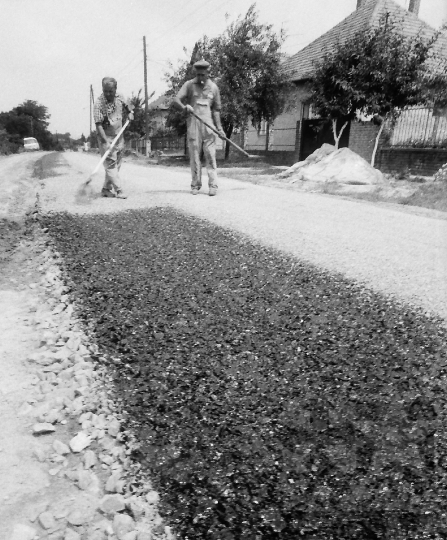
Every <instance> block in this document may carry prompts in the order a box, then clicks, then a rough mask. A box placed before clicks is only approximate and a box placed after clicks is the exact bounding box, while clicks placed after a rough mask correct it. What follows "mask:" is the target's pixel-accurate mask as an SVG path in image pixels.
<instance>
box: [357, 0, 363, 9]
mask: <svg viewBox="0 0 447 540" xmlns="http://www.w3.org/2000/svg"><path fill="white" fill-rule="evenodd" d="M362 4H363V0H357V9H359V8H360V7H362Z"/></svg>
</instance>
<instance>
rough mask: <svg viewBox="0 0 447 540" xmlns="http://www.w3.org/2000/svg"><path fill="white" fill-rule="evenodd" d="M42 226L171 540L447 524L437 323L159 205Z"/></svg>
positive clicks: (407, 531)
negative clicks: (110, 379)
mask: <svg viewBox="0 0 447 540" xmlns="http://www.w3.org/2000/svg"><path fill="white" fill-rule="evenodd" d="M43 225H44V226H45V227H48V228H49V232H50V235H51V238H52V241H53V242H54V248H55V249H56V250H57V251H59V253H60V254H61V255H62V257H63V260H64V264H65V269H64V270H65V275H66V279H67V283H68V285H69V286H70V287H71V295H72V296H73V298H74V299H75V300H76V301H77V302H78V303H79V305H80V306H81V308H82V316H83V318H84V319H85V321H86V323H87V324H88V325H89V328H91V330H92V332H93V335H94V336H95V339H96V341H97V343H98V345H99V347H100V350H101V351H102V354H107V355H108V357H110V358H114V359H115V361H113V362H110V365H109V369H110V373H111V374H112V375H113V376H114V380H115V388H116V395H115V399H116V400H117V401H118V402H119V403H120V404H121V407H122V410H123V411H124V412H125V414H126V418H127V426H128V429H129V430H131V431H132V433H134V434H135V436H136V437H137V439H138V441H139V442H140V447H139V449H137V450H136V451H135V452H134V459H135V460H139V461H140V462H141V464H142V466H143V468H144V469H145V470H147V471H148V472H150V474H151V476H152V478H153V482H154V485H155V486H156V488H157V489H159V490H160V492H161V498H162V504H163V511H164V514H165V515H166V516H167V519H168V522H170V524H171V525H172V526H173V527H174V529H175V530H176V531H177V532H178V533H179V536H180V538H194V539H197V538H207V539H216V538H219V539H223V538H228V539H231V538H234V539H237V538H244V539H245V538H253V539H255V538H281V539H292V538H293V539H296V538H298V537H299V538H318V539H323V538H324V539H325V538H328V539H329V538H334V539H335V538H337V539H340V538H347V539H348V538H349V539H352V538H359V539H360V538H379V537H385V536H386V537H387V538H428V537H429V536H424V535H427V534H428V535H429V534H433V535H436V534H438V535H439V534H441V533H442V531H444V532H445V531H446V530H447V522H446V516H445V513H444V509H445V504H444V502H443V501H445V500H446V495H447V494H446V486H447V484H446V483H445V480H444V478H445V474H446V467H447V465H446V459H445V456H446V455H447V453H446V449H447V445H446V434H445V432H444V431H443V430H441V429H440V426H442V425H444V426H445V425H446V424H445V415H446V411H447V403H446V395H447V394H446V350H447V349H446V343H447V340H446V335H445V331H444V330H443V326H442V324H441V321H437V320H434V319H429V318H428V317H426V316H425V315H424V314H423V313H422V312H419V311H415V310H414V309H413V308H410V307H408V306H405V305H402V304H397V303H395V302H394V301H392V300H390V299H388V298H385V297H383V296H381V295H379V294H377V293H375V292H372V291H371V290H368V289H365V288H362V287H360V286H359V285H356V284H355V283H353V282H351V281H348V280H347V279H345V278H343V277H342V276H340V275H330V274H328V273H325V272H323V271H321V270H319V269H317V268H315V267H313V266H311V265H309V264H305V263H303V262H300V261H298V260H296V259H292V258H290V257H288V256H285V255H283V254H281V253H279V252H275V251H274V250H271V249H268V248H265V247H263V246H261V245H256V244H254V243H252V242H251V241H248V240H247V239H246V238H244V237H242V236H239V235H236V234H234V233H233V232H230V231H227V230H225V229H222V228H219V227H217V226H214V225H212V224H209V223H208V222H205V221H201V220H199V219H197V218H194V217H190V216H187V215H184V214H181V213H179V212H176V211H174V210H171V209H166V208H164V209H160V208H155V209H150V210H143V211H134V210H132V211H126V212H122V213H119V214H118V213H117V214H113V215H90V216H88V217H85V216H84V217H82V216H73V215H69V214H51V215H48V216H43ZM117 359H118V360H117ZM443 456H444V457H443ZM383 535H385V536H383ZM433 537H436V536H433Z"/></svg>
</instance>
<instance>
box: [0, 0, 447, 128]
mask: <svg viewBox="0 0 447 540" xmlns="http://www.w3.org/2000/svg"><path fill="white" fill-rule="evenodd" d="M395 1H396V2H397V3H398V4H400V5H402V6H403V7H408V4H409V1H410V0H395ZM253 3H254V0H0V14H1V17H0V80H1V81H2V88H1V91H0V112H2V111H9V110H10V109H12V108H13V107H15V106H17V105H19V104H20V103H22V102H23V101H25V100H27V99H31V100H34V101H37V102H38V103H39V104H42V105H45V106H46V107H47V108H48V111H49V113H50V115H51V118H50V125H49V129H50V131H52V132H53V133H56V132H58V133H66V132H69V133H71V135H72V137H74V138H78V137H80V136H81V134H82V133H83V134H84V135H88V133H89V130H90V102H89V95H90V85H92V86H93V92H94V97H95V99H96V98H97V97H98V95H99V94H100V93H101V79H102V78H103V77H104V76H111V77H115V78H116V79H117V80H118V91H119V92H121V93H122V94H124V96H125V97H126V98H130V97H131V95H132V93H137V92H138V90H139V89H141V88H143V85H144V71H143V36H146V42H147V57H148V92H149V94H151V93H152V92H155V94H154V97H153V98H152V99H156V98H157V97H159V96H160V95H162V94H163V92H164V91H165V90H166V88H167V86H166V82H165V73H166V72H169V70H170V63H172V64H173V65H174V66H176V65H177V63H178V61H179V60H180V59H183V60H184V59H185V58H189V55H190V53H191V51H192V48H193V46H194V43H195V42H196V41H197V40H198V39H200V38H201V37H202V36H203V35H205V34H206V35H207V36H209V37H213V36H216V35H218V34H220V33H222V32H223V31H224V29H225V27H226V26H227V24H228V23H229V22H232V21H234V20H235V19H236V18H237V17H238V16H239V15H244V14H245V13H246V12H247V10H248V8H249V7H250V6H251V5H252V4H253ZM256 8H257V10H258V13H259V21H260V22H262V23H268V24H272V25H273V26H274V29H275V30H277V31H279V30H280V29H284V30H285V32H286V34H287V39H286V41H285V44H284V47H283V51H284V52H285V53H287V54H294V53H296V52H298V51H299V50H300V49H302V48H303V47H305V46H306V45H307V44H309V43H310V42H311V41H313V40H314V39H316V38H317V37H318V36H320V35H321V34H323V33H324V32H326V31H327V30H329V29H330V28H332V27H333V26H335V25H336V24H337V23H339V22H340V21H341V20H343V19H344V18H345V17H347V16H348V15H349V14H350V13H352V12H353V11H354V10H355V8H356V0H276V1H274V0H257V2H256ZM419 16H420V17H421V19H423V20H425V21H426V22H428V23H429V24H431V25H432V26H433V27H435V28H439V27H440V26H441V25H442V23H443V22H445V21H447V0H422V1H421V9H420V13H419ZM184 48H186V50H187V52H188V53H187V54H186V53H185V52H184ZM142 93H143V95H144V90H143V92H142ZM93 127H94V126H93Z"/></svg>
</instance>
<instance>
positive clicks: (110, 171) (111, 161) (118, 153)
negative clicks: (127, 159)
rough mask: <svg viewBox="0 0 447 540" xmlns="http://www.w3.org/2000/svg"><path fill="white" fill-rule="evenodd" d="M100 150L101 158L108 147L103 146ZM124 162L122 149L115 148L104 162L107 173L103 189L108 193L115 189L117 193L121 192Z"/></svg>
mask: <svg viewBox="0 0 447 540" xmlns="http://www.w3.org/2000/svg"><path fill="white" fill-rule="evenodd" d="M99 149H100V152H101V156H103V155H104V153H105V151H106V147H105V146H104V145H102V144H101V145H100V147H99ZM122 160H123V152H122V149H121V148H114V149H113V150H112V151H111V152H110V154H109V155H108V156H107V157H106V159H105V161H104V169H105V171H106V176H105V179H104V186H103V189H106V190H107V191H111V190H112V189H114V190H115V191H121V183H120V177H119V172H120V168H121V163H122Z"/></svg>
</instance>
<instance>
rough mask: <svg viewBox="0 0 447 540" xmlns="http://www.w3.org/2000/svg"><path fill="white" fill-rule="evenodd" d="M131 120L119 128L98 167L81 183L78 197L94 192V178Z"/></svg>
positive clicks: (88, 195) (86, 196) (84, 196)
mask: <svg viewBox="0 0 447 540" xmlns="http://www.w3.org/2000/svg"><path fill="white" fill-rule="evenodd" d="M129 122H130V120H126V122H125V124H124V126H123V127H122V128H121V129H120V130H119V132H118V134H117V135H116V137H115V138H114V139H113V141H112V142H111V144H110V146H109V148H108V149H107V150H106V151H105V152H104V155H103V156H102V157H101V159H100V160H99V163H98V164H97V165H96V167H95V168H94V169H93V171H92V173H91V174H90V176H89V177H88V178H87V180H86V181H85V182H84V183H83V184H82V185H81V187H80V188H79V190H78V193H77V197H78V198H89V197H90V196H91V193H92V188H91V186H90V183H91V181H92V180H93V177H94V175H95V174H96V173H97V172H98V170H99V167H101V165H102V164H103V163H104V161H105V160H106V159H107V157H108V156H109V154H110V152H111V151H112V150H113V148H114V146H115V144H116V143H117V142H118V139H119V138H120V137H121V135H122V134H123V133H124V130H125V129H126V128H127V126H128V125H129Z"/></svg>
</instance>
